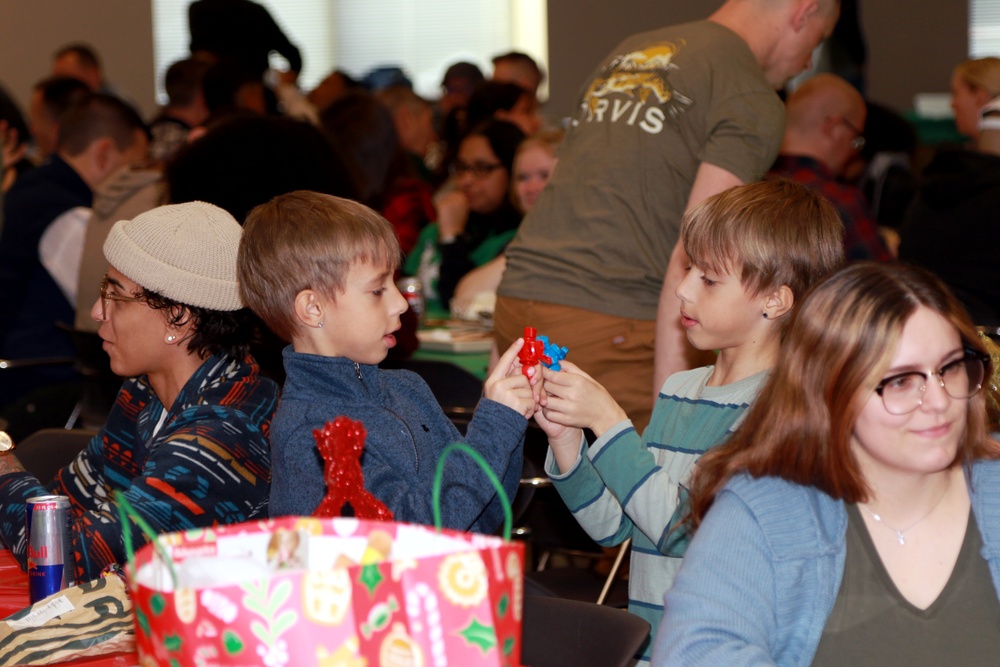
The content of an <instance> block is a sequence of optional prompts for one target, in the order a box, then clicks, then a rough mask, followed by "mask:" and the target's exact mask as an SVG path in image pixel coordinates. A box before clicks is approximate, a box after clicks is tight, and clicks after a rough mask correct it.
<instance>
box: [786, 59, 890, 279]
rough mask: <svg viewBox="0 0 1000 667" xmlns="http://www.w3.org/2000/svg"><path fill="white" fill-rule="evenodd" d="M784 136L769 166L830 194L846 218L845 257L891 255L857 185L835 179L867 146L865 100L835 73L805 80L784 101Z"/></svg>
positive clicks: (881, 259) (883, 257) (841, 175)
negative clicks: (777, 152)
mask: <svg viewBox="0 0 1000 667" xmlns="http://www.w3.org/2000/svg"><path fill="white" fill-rule="evenodd" d="M785 108H786V114H787V115H786V119H785V140H784V142H783V143H782V144H781V153H780V154H779V156H778V160H777V161H776V162H775V163H774V167H772V168H771V172H770V174H771V175H772V176H782V177H785V178H790V179H792V180H793V181H798V182H799V183H801V184H803V185H805V186H806V187H809V188H813V189H815V190H818V191H819V192H820V193H822V194H823V195H824V196H825V197H826V198H827V199H829V200H830V201H831V202H832V203H833V205H834V206H836V207H837V210H838V211H839V212H840V218H841V220H842V221H843V222H844V253H845V255H846V256H847V259H848V260H858V259H871V260H876V261H887V260H891V259H892V258H893V255H892V253H890V251H889V249H888V247H887V246H886V244H885V242H884V241H883V239H882V236H881V234H880V233H879V229H878V224H877V223H876V222H875V220H874V218H873V217H872V215H871V208H870V207H869V204H868V201H867V200H866V199H865V196H864V195H863V194H862V193H861V190H860V189H859V188H857V187H855V186H853V185H848V184H847V183H844V182H843V181H840V180H838V179H839V178H842V177H843V176H844V173H845V171H846V170H847V167H848V165H850V164H851V162H852V161H853V160H856V159H858V158H859V156H858V153H859V151H860V150H861V149H862V148H864V145H865V136H864V129H865V117H866V116H867V110H866V108H865V100H864V98H862V97H861V94H860V93H859V92H858V91H857V90H856V89H855V88H854V87H853V86H851V84H849V83H847V81H845V80H844V79H841V78H840V77H839V76H835V75H833V74H819V75H817V76H814V77H812V78H810V79H808V80H807V81H806V82H805V83H803V84H802V85H801V86H800V87H799V88H798V89H796V91H795V92H794V93H792V94H791V95H789V96H788V100H787V102H786V103H785Z"/></svg>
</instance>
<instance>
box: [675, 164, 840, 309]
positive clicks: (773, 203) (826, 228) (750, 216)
mask: <svg viewBox="0 0 1000 667" xmlns="http://www.w3.org/2000/svg"><path fill="white" fill-rule="evenodd" d="M681 242H682V243H683V244H684V249H685V251H686V252H687V254H688V257H690V258H691V261H692V262H693V263H694V264H696V265H698V266H699V267H701V268H702V269H709V270H716V271H725V272H727V273H732V274H738V275H739V276H740V282H741V283H742V284H743V287H744V288H746V289H747V290H748V291H749V292H751V293H752V294H754V295H760V294H765V293H767V292H769V291H771V290H774V289H777V288H779V287H781V286H782V285H787V286H788V287H789V289H791V290H792V294H793V295H794V296H795V298H796V299H800V298H802V295H803V294H805V292H806V290H807V289H809V287H811V286H812V285H813V283H815V282H816V281H818V280H819V279H820V278H822V277H823V276H825V275H827V274H828V273H831V272H833V271H836V270H837V269H838V268H840V266H841V265H842V264H843V263H844V225H843V223H841V221H840V214H838V213H837V209H835V208H834V207H833V205H832V204H831V203H830V202H829V201H827V199H826V198H825V197H823V195H821V194H818V193H817V192H815V191H813V190H810V189H809V188H807V187H805V186H803V185H800V184H798V183H795V182H794V181H790V180H787V179H774V180H767V181H760V182H757V183H750V184H748V185H741V186H738V187H735V188H730V189H729V190H725V191H723V192H720V193H719V194H716V195H713V196H712V197H709V198H708V199H706V200H705V201H704V202H702V203H701V204H699V205H698V206H696V207H695V208H693V209H692V210H690V211H689V212H688V213H687V214H686V215H685V216H684V219H683V220H682V222H681ZM786 320H787V318H786Z"/></svg>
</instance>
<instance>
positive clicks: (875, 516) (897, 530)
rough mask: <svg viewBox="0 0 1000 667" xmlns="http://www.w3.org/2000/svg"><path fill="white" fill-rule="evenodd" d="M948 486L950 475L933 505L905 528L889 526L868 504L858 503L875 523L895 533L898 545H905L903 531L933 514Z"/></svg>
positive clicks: (914, 526)
mask: <svg viewBox="0 0 1000 667" xmlns="http://www.w3.org/2000/svg"><path fill="white" fill-rule="evenodd" d="M949 488H951V477H950V476H949V477H948V483H947V484H945V486H944V491H942V492H941V497H940V498H938V499H937V502H936V503H934V507H932V508H930V510H928V511H927V514H924V515H923V516H922V517H920V518H919V519H917V520H916V521H914V522H913V523H911V524H910V525H909V526H907V527H906V528H896V527H895V526H890V525H889V524H888V523H886V522H885V520H884V519H882V517H881V516H879V515H878V514H876V513H875V512H873V511H872V510H871V508H869V507H868V505H866V504H864V503H860V504H861V507H863V508H864V510H865V511H866V512H868V513H869V514H871V515H872V519H874V520H875V522H876V523H880V524H882V525H883V526H885V527H886V528H888V529H890V530H893V531H895V533H896V540H897V541H898V542H899V546H905V545H906V537H904V533H906V532H907V531H909V530H911V529H913V528H916V527H917V526H918V525H920V522H922V521H923V520H924V519H926V518H927V517H929V516H930V515H931V514H933V513H934V510H936V509H937V508H938V505H940V504H941V501H942V500H944V497H945V496H946V495H947V494H948V489H949Z"/></svg>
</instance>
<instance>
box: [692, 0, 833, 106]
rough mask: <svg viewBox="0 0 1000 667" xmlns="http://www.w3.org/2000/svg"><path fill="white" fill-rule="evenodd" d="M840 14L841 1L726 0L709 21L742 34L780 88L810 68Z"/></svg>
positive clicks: (766, 71) (776, 87)
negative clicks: (818, 48)
mask: <svg viewBox="0 0 1000 667" xmlns="http://www.w3.org/2000/svg"><path fill="white" fill-rule="evenodd" d="M839 13H840V2H839V0H726V2H725V3H723V5H722V6H721V7H719V9H717V10H716V11H715V13H713V14H712V15H711V16H710V17H709V20H710V21H714V22H716V23H719V24H721V25H724V26H726V27H727V28H729V29H730V30H732V31H733V32H735V33H736V34H737V35H739V36H740V37H741V38H742V39H743V41H745V42H746V43H747V46H749V47H750V51H751V52H753V54H754V57H755V58H756V60H757V64H758V65H760V68H761V70H762V71H763V73H764V77H765V78H766V79H767V81H768V83H770V84H771V85H772V86H774V88H775V89H779V88H781V87H783V86H784V85H785V83H787V82H788V80H789V79H791V78H792V77H794V76H796V75H798V74H801V73H802V72H804V71H806V70H808V69H809V67H810V66H811V64H812V52H813V50H814V49H815V48H816V47H817V46H819V44H820V42H822V41H823V40H824V39H826V38H827V37H829V36H830V34H831V33H832V32H833V26H834V24H836V22H837V16H838V15H839Z"/></svg>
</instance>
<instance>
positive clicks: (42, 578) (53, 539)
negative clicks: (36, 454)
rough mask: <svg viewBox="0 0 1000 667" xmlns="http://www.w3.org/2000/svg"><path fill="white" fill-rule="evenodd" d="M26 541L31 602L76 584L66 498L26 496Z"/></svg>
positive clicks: (67, 500)
mask: <svg viewBox="0 0 1000 667" xmlns="http://www.w3.org/2000/svg"><path fill="white" fill-rule="evenodd" d="M25 527H26V530H27V534H26V538H27V543H28V592H29V595H30V600H31V603H32V604H34V603H36V602H38V601H39V600H41V599H43V598H46V597H48V596H50V595H52V594H53V593H56V592H58V591H61V590H62V589H64V588H67V587H69V586H74V585H76V579H75V577H74V576H73V553H72V550H71V546H72V545H71V541H70V513H69V498H67V497H66V496H36V497H34V498H28V501H27V503H26V511H25Z"/></svg>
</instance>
